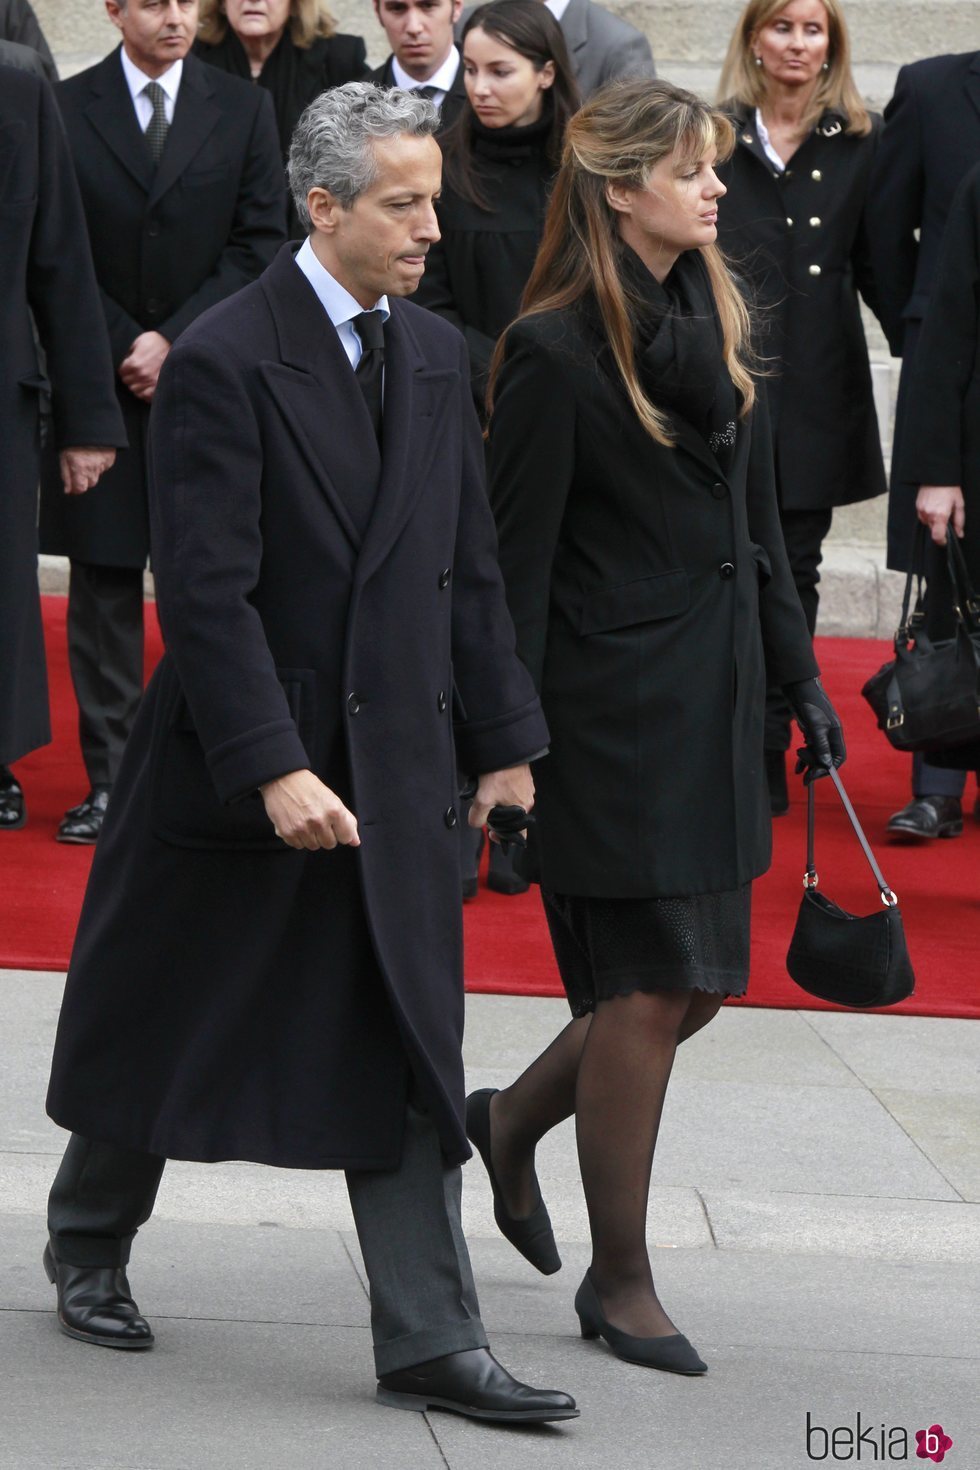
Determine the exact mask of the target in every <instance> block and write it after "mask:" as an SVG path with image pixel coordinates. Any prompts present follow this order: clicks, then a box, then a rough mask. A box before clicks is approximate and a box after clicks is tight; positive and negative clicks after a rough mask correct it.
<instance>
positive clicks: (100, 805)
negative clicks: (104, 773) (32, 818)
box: [57, 786, 111, 846]
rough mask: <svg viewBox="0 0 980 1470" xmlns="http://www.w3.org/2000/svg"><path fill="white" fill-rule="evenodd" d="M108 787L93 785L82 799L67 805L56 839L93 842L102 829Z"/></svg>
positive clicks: (84, 842) (82, 842) (80, 842)
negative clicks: (72, 804) (77, 802)
mask: <svg viewBox="0 0 980 1470" xmlns="http://www.w3.org/2000/svg"><path fill="white" fill-rule="evenodd" d="M110 789H111V788H110V787H108V786H93V787H92V790H91V791H90V792H89V794H88V796H86V798H85V800H84V801H82V802H79V804H78V806H71V807H69V808H68V810H67V811H66V812H65V815H64V816H63V817H62V819H61V826H60V827H59V828H58V832H57V840H58V841H59V842H75V843H78V844H79V845H80V846H87V845H88V844H90V843H92V842H94V841H95V839H96V838H97V837H98V835H99V833H100V832H101V831H102V822H103V819H104V817H105V809H106V807H107V806H108V805H109V791H110Z"/></svg>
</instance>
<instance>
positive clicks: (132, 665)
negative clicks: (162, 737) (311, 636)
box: [68, 561, 143, 786]
mask: <svg viewBox="0 0 980 1470" xmlns="http://www.w3.org/2000/svg"><path fill="white" fill-rule="evenodd" d="M68 664H69V667H70V669H71V678H72V683H73V685H74V686H75V699H76V700H77V702H78V738H79V743H80V745H81V747H82V758H83V760H84V761H85V769H86V771H87V772H88V779H89V784H90V785H92V786H111V785H112V784H113V783H114V781H115V779H116V776H117V774H118V772H119V763H120V761H121V760H122V753H123V748H124V746H125V744H126V741H127V739H128V738H129V732H130V730H132V728H133V721H134V720H135V718H136V711H137V709H138V708H139V702H140V700H141V699H142V697H143V572H142V569H141V568H139V567H100V566H90V565H89V564H88V563H86V562H79V561H72V564H71V580H70V582H69V587H68Z"/></svg>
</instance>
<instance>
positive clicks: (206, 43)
mask: <svg viewBox="0 0 980 1470" xmlns="http://www.w3.org/2000/svg"><path fill="white" fill-rule="evenodd" d="M200 15H201V19H200V28H199V31H198V39H197V41H196V42H195V44H194V51H195V53H196V54H197V55H198V56H199V57H200V58H201V60H202V61H206V62H207V63H208V64H209V66H216V67H218V68H219V70H221V71H227V72H231V74H232V75H233V76H237V77H244V78H245V80H246V81H253V82H257V83H258V85H259V86H260V87H265V88H266V89H267V90H268V91H269V92H271V93H272V101H273V105H274V107H275V110H276V126H277V127H278V129H279V142H280V145H281V147H282V159H283V167H285V164H286V158H287V156H288V153H289V140H290V138H291V137H292V136H293V129H294V128H295V126H296V124H297V122H298V121H299V116H300V113H301V112H303V110H304V109H305V108H306V107H307V106H308V104H309V103H311V102H312V101H313V98H314V97H318V96H319V95H320V93H321V92H323V91H325V90H326V89H327V88H328V87H339V86H342V85H343V83H344V82H359V81H362V80H363V79H364V78H365V77H366V76H367V74H368V65H367V59H366V52H365V49H364V41H363V40H362V38H361V37H360V36H345V35H341V34H340V33H339V32H338V30H337V22H336V21H335V20H334V18H333V16H332V15H331V14H330V12H329V11H328V10H327V8H326V6H325V5H324V4H323V0H201V12H200ZM289 208H290V215H289V233H290V235H291V236H292V237H293V238H294V239H299V238H301V237H302V235H303V233H304V232H303V230H302V229H301V227H300V223H299V217H298V216H297V214H296V211H295V209H294V208H293V205H292V200H290V205H289Z"/></svg>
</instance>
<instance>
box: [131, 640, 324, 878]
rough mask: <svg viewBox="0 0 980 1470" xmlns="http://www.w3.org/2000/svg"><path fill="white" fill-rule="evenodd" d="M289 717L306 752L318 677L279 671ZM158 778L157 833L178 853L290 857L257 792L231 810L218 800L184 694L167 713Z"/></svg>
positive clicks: (310, 743) (312, 732)
mask: <svg viewBox="0 0 980 1470" xmlns="http://www.w3.org/2000/svg"><path fill="white" fill-rule="evenodd" d="M276 675H277V677H278V679H279V682H280V683H281V684H282V687H283V691H284V692H285V695H286V700H287V702H288V704H289V712H290V714H291V715H292V717H293V720H294V721H295V723H296V728H297V730H298V731H299V736H300V739H301V740H302V742H303V744H304V746H305V748H306V750H307V751H311V750H312V749H313V744H314V738H315V733H316V674H315V672H314V670H312V669H285V668H280V669H276ZM162 726H163V728H162V730H161V733H160V737H159V743H158V746H157V753H156V759H155V762H154V773H153V815H152V821H153V831H154V833H155V835H156V836H157V837H159V838H161V839H162V840H163V841H164V842H169V843H171V844H173V845H174V846H175V847H201V848H212V849H225V850H232V851H236V850H237V851H241V852H290V851H291V850H292V849H290V848H289V847H287V845H286V843H285V842H282V841H281V840H280V838H278V837H277V836H276V834H275V831H274V830H273V826H272V823H271V822H270V821H269V818H268V817H267V816H266V814H265V803H264V802H263V800H262V797H261V796H260V795H259V793H258V792H257V791H255V792H252V793H250V794H249V795H248V796H244V797H242V799H241V800H240V801H235V802H232V803H231V804H230V805H228V806H226V805H224V804H223V803H222V802H220V801H219V800H218V797H217V794H216V792H215V789H214V783H213V782H212V780H211V773H210V772H209V770H208V766H207V761H206V760H205V757H204V748H203V746H202V745H201V741H200V739H199V737H198V734H197V729H196V727H195V725H194V721H193V719H192V717H191V712H190V709H189V708H188V704H187V700H186V699H185V698H184V694H183V691H182V690H181V689H180V688H179V686H178V687H177V689H176V693H175V697H174V699H173V700H172V702H171V704H170V706H169V708H168V710H167V711H166V713H165V715H164V717H163V721H162Z"/></svg>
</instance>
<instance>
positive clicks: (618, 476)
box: [490, 307, 816, 898]
mask: <svg viewBox="0 0 980 1470" xmlns="http://www.w3.org/2000/svg"><path fill="white" fill-rule="evenodd" d="M674 422H675V424H676V430H677V445H676V447H675V448H665V447H663V446H662V445H660V444H658V443H656V442H655V441H654V440H653V439H652V438H650V436H649V435H648V434H646V433H645V432H644V430H643V429H642V428H641V426H640V422H639V420H638V419H637V417H636V415H635V413H634V412H633V410H632V408H631V407H630V405H629V402H628V399H627V397H626V394H625V390H624V389H623V388H622V386H621V384H620V383H619V381H618V380H617V377H616V374H615V370H614V368H613V365H612V359H611V354H610V352H609V349H608V347H607V345H606V343H605V339H604V336H603V335H602V332H601V330H600V327H599V324H598V321H597V319H596V318H594V317H593V316H592V314H591V313H590V312H589V311H588V310H587V309H584V308H582V307H576V308H570V309H568V310H565V311H560V312H549V313H547V314H544V315H541V316H533V317H527V318H523V319H522V320H521V321H519V322H518V323H517V325H516V326H514V327H513V328H512V329H511V331H510V332H509V333H508V334H507V346H506V357H505V361H504V364H503V367H502V370H501V373H500V377H499V381H498V385H497V394H496V404H495V409H494V413H493V417H492V418H491V421H490V476H491V482H490V483H491V501H492V505H493V509H494V514H495V516H496V520H497V531H498V536H499V542H500V563H501V569H502V571H503V573H504V582H505V584H506V587H507V596H508V602H509V605H510V610H511V615H512V616H513V618H514V623H515V626H516V628H517V644H518V652H519V653H520V656H521V658H522V659H523V661H524V663H525V664H526V666H527V668H528V669H529V670H530V673H531V675H532V677H533V679H534V680H535V683H536V685H537V687H538V690H539V692H540V694H541V701H542V705H543V707H544V712H545V718H546V719H547V720H548V726H549V729H550V731H551V749H550V753H549V754H548V755H547V756H546V757H545V758H544V759H542V760H540V761H538V762H537V763H536V764H535V767H534V775H535V782H536V787H537V798H536V811H537V817H538V820H537V824H536V826H535V827H534V828H533V829H532V830H533V833H534V835H535V848H536V850H535V852H534V853H533V854H532V859H531V863H530V865H529V872H530V874H531V875H532V876H534V877H536V878H537V879H538V880H539V881H540V882H541V883H543V884H545V885H547V886H548V887H550V888H553V889H556V890H558V891H560V892H565V893H577V894H593V895H599V896H611V897H616V896H618V897H623V898H628V897H643V896H661V897H663V896H671V895H680V894H693V893H710V892H720V891H725V890H728V889H731V888H734V887H736V886H737V885H739V884H742V883H745V882H746V881H747V880H749V879H751V878H754V877H756V876H757V875H758V874H759V873H761V872H763V871H764V870H765V869H766V867H767V866H768V864H769V859H770V849H771V832H770V819H769V799H768V792H767V787H766V781H765V774H764V770H763V738H762V735H763V712H764V691H765V680H766V670H767V669H768V672H769V675H770V677H771V678H772V679H773V680H774V681H775V682H777V683H781V684H785V683H794V682H796V681H797V680H801V679H807V678H811V677H812V676H813V675H814V674H815V673H816V664H815V662H814V658H813V651H812V647H811V643H810V638H809V635H808V633H807V628H806V623H805V621H804V618H803V612H802V609H801V607H800V603H799V598H798V597H797V594H796V589H795V588H794V586H793V579H792V575H791V573H790V570H789V565H788V562H787V560H786V552H785V548H784V546H783V538H782V532H781V530H780V526H779V518H778V513H777V507H776V495H775V487H774V483H773V471H772V450H771V441H770V434H769V424H768V419H767V415H766V412H765V408H764V405H763V404H762V403H761V402H760V404H759V406H758V407H757V408H756V410H755V412H754V413H753V415H752V418H751V421H749V422H746V421H745V420H741V421H740V423H739V427H738V433H737V439H736V446H735V449H734V452H733V458H732V468H731V471H730V473H729V474H725V473H723V472H722V469H721V467H720V465H719V463H718V461H717V460H716V458H715V456H714V455H713V454H712V453H711V451H710V450H709V449H708V447H707V444H706V443H705V440H704V439H703V438H702V436H701V435H700V434H699V433H697V432H696V430H695V429H694V428H692V427H691V426H690V425H689V424H687V423H686V421H685V420H683V419H681V418H679V417H676V418H675V420H674Z"/></svg>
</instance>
